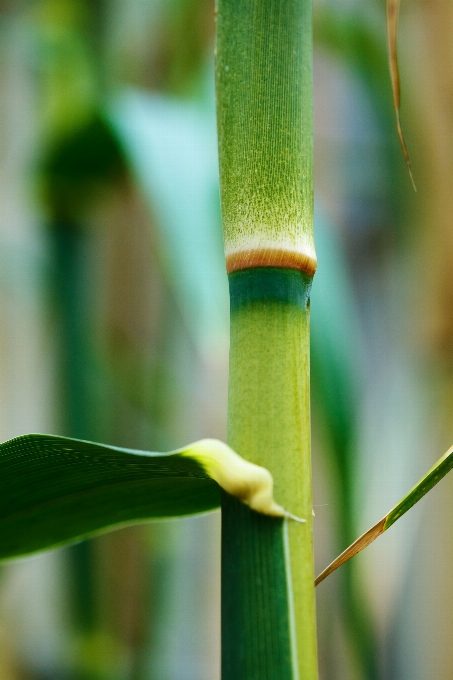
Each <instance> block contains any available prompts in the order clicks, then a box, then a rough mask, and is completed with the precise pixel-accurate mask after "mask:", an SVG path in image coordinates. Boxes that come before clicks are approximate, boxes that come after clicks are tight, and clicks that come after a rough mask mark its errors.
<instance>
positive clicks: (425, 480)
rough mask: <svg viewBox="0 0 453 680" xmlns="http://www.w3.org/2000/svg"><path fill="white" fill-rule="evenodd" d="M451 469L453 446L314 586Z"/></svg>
mask: <svg viewBox="0 0 453 680" xmlns="http://www.w3.org/2000/svg"><path fill="white" fill-rule="evenodd" d="M452 468H453V446H452V447H451V448H449V449H448V451H447V452H446V453H445V454H444V455H443V456H442V458H440V460H438V461H437V463H436V464H435V465H433V467H432V468H431V469H430V470H429V472H427V473H426V475H425V476H424V477H422V478H421V480H420V481H419V482H418V483H417V484H416V485H415V486H414V487H413V488H412V489H411V490H410V491H409V493H408V494H406V496H404V498H402V499H401V500H400V502H399V503H397V504H396V505H395V507H394V508H392V509H391V510H390V512H388V513H387V514H386V515H385V517H383V518H382V519H381V520H379V522H377V523H376V524H375V525H374V526H372V527H371V529H368V531H366V532H365V533H364V534H362V536H360V537H359V538H358V539H357V540H356V541H354V543H352V545H350V546H349V548H346V550H344V551H343V552H342V553H341V555H339V556H338V557H337V558H336V559H335V560H334V561H333V562H332V563H331V564H329V566H328V567H326V569H324V571H323V572H321V574H319V576H318V577H317V578H316V581H315V584H316V585H318V584H319V583H321V582H322V581H324V579H325V578H327V576H329V575H330V574H331V573H332V572H333V571H335V570H336V569H338V567H341V565H342V564H344V563H345V562H347V561H348V560H350V559H351V557H354V555H357V553H359V552H361V551H362V550H363V549H364V548H366V547H367V546H368V545H370V543H372V542H373V541H374V540H375V539H376V538H377V537H378V536H380V535H381V534H383V533H384V531H387V529H388V528H389V527H391V526H392V524H394V523H395V522H396V520H397V519H399V518H400V517H402V516H403V515H404V514H405V513H406V512H407V511H408V510H410V509H411V508H412V506H413V505H415V504H416V503H418V501H419V500H420V499H421V498H423V496H424V495H425V494H427V493H428V491H430V490H431V489H432V488H433V486H436V484H437V483H438V482H440V480H441V479H442V478H443V477H445V475H446V474H447V473H448V472H450V470H451V469H452Z"/></svg>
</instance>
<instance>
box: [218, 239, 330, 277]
mask: <svg viewBox="0 0 453 680" xmlns="http://www.w3.org/2000/svg"><path fill="white" fill-rule="evenodd" d="M225 259H226V268H227V272H228V274H231V273H232V272H235V271H238V270H241V269H254V268H256V267H281V268H285V269H297V270H299V271H301V272H304V273H305V274H309V275H310V276H313V275H314V273H315V271H316V266H317V259H316V253H315V251H314V249H313V248H307V247H304V248H297V249H296V248H288V247H285V246H282V247H275V246H267V245H264V246H258V247H254V248H248V249H245V248H241V249H240V250H239V249H237V250H229V249H226V252H225Z"/></svg>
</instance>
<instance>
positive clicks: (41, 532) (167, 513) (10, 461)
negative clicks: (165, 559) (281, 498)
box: [0, 434, 297, 559]
mask: <svg viewBox="0 0 453 680" xmlns="http://www.w3.org/2000/svg"><path fill="white" fill-rule="evenodd" d="M219 485H220V486H221V487H222V488H223V489H225V491H227V492H228V493H230V494H232V495H235V496H237V497H238V498H240V499H241V500H242V501H243V502H244V503H246V504H247V505H249V506H250V507H251V508H252V509H253V510H256V511H257V512H262V513H264V514H269V515H273V516H276V517H292V516H291V515H289V513H286V512H285V510H284V509H283V508H282V507H281V506H279V505H277V504H276V503H275V501H274V499H273V495H272V488H273V479H272V475H271V474H270V472H268V471H267V470H265V469H264V468H262V467H259V466H257V465H253V464H252V463H249V462H248V461H245V460H243V459H242V458H241V457H240V456H238V455H237V454H236V453H235V452H234V451H232V449H230V448H229V447H228V446H227V445H226V444H223V443H222V442H219V441H217V440H215V439H203V440H201V441H199V442H196V443H195V444H191V445H190V446H188V447H186V448H184V449H179V450H178V451H174V452H172V453H168V454H165V453H149V452H145V451H134V450H131V449H121V448H117V447H115V446H106V445H103V444H95V443H93V442H86V441H82V440H79V439H69V438H66V437H56V436H52V435H43V434H28V435H24V436H22V437H17V438H16V439H11V440H9V441H7V442H4V443H3V444H1V445H0V559H7V558H11V557H16V556H19V555H25V554H27V553H32V552H36V551H39V550H44V549H46V548H50V547H53V546H56V545H62V544H64V543H69V542H71V541H75V540H77V539H79V538H81V537H84V536H87V535H90V534H93V533H96V532H99V531H101V530H105V529H108V528H110V527H114V526H118V525H124V524H130V523H134V522H140V521H144V520H149V519H157V518H164V517H179V516H182V515H190V514H196V513H202V512H207V511H209V510H214V509H216V508H218V507H219V505H220V492H219ZM293 519H297V518H293Z"/></svg>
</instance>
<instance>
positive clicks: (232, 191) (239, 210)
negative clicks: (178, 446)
mask: <svg viewBox="0 0 453 680" xmlns="http://www.w3.org/2000/svg"><path fill="white" fill-rule="evenodd" d="M311 41H312V37H311V0H266V2H262V0H219V4H218V16H217V60H216V81H217V106H218V130H219V152H220V178H221V198H222V217H223V226H224V238H225V254H226V262H227V270H228V272H229V282H230V301H231V346H230V382H229V415H228V439H229V443H230V445H231V446H232V447H233V448H234V449H235V450H236V451H238V453H240V455H242V456H243V457H244V458H246V459H248V460H250V461H252V462H254V463H257V464H259V465H262V466H264V467H266V468H268V469H269V470H270V471H271V473H272V475H273V477H274V490H275V498H276V500H277V502H278V503H281V504H282V505H283V506H284V507H285V508H286V509H287V510H288V511H289V512H290V513H293V514H294V515H297V516H298V517H301V518H303V519H305V520H306V522H305V523H303V524H300V523H299V524H298V523H296V522H292V521H291V520H281V519H272V518H267V517H264V516H259V515H257V514H256V513H253V512H252V511H250V510H249V509H248V508H245V507H244V506H243V505H241V504H240V503H239V502H238V501H236V500H235V499H232V498H231V497H228V496H227V495H226V494H224V496H223V501H222V677H223V680H233V678H234V680H237V679H238V678H240V679H241V680H254V679H255V678H260V680H263V679H269V680H271V679H272V680H290V679H291V680H292V679H295V678H300V680H315V679H316V678H317V660H316V631H315V608H314V587H313V548H312V509H311V508H312V501H311V467H310V411H309V293H310V287H311V280H312V277H313V274H314V271H315V269H316V255H315V250H314V241H313V227H312V218H313V200H312V194H313V186H312V76H311V61H312V42H311Z"/></svg>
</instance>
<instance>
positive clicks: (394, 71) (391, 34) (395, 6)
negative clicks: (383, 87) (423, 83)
mask: <svg viewBox="0 0 453 680" xmlns="http://www.w3.org/2000/svg"><path fill="white" fill-rule="evenodd" d="M399 13H400V0H387V34H388V45H389V62H390V76H391V79H392V92H393V105H394V107H395V115H396V129H397V132H398V137H399V140H400V144H401V148H402V150H403V155H404V159H405V161H406V165H407V169H408V172H409V176H410V179H411V182H412V186H413V187H414V191H417V188H416V186H415V182H414V177H413V175H412V167H411V161H410V158H409V153H408V150H407V147H406V142H405V141H404V136H403V131H402V129H401V120H400V108H401V87H400V74H399V68H398V17H399Z"/></svg>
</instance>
